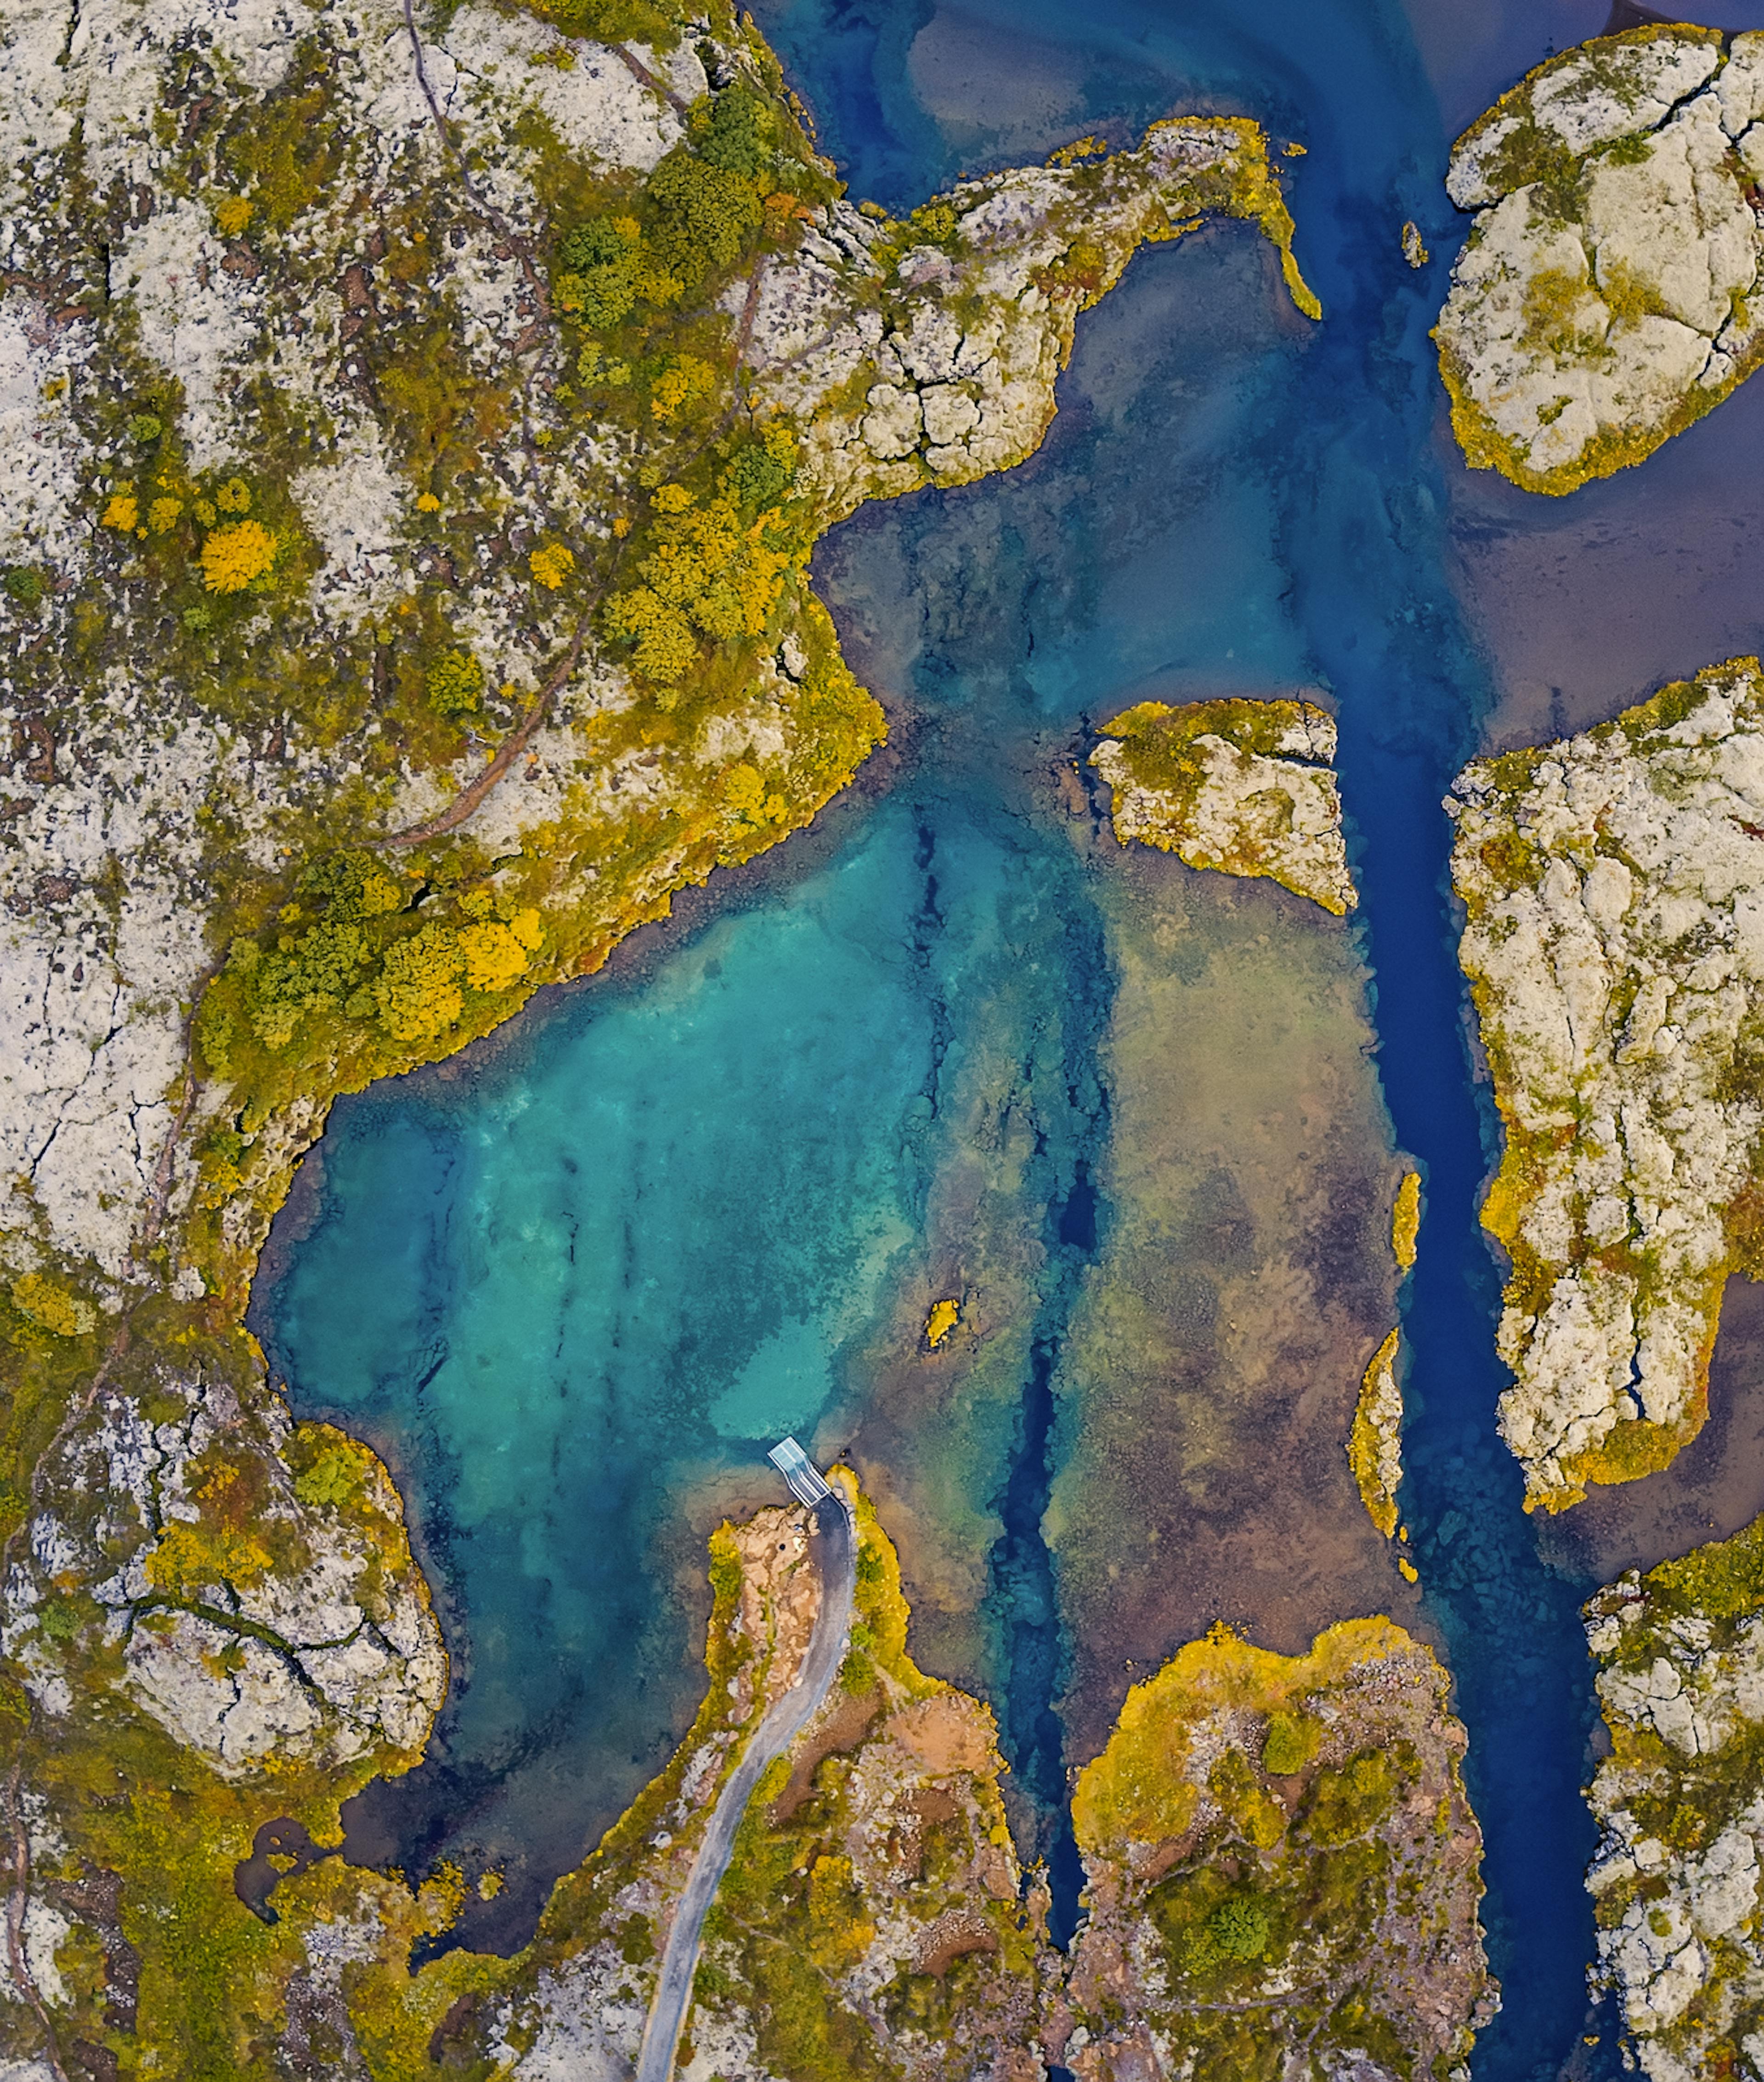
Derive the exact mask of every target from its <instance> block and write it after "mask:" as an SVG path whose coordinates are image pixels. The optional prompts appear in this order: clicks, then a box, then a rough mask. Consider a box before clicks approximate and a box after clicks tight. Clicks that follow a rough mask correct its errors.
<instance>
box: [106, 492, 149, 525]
mask: <svg viewBox="0 0 1764 2082" xmlns="http://www.w3.org/2000/svg"><path fill="white" fill-rule="evenodd" d="M98 525H99V527H100V528H115V529H117V530H118V531H119V532H120V533H122V534H125V535H129V534H133V533H134V531H135V529H137V528H138V527H139V526H140V525H141V508H140V506H139V504H137V501H136V499H135V495H134V494H133V492H131V491H114V492H112V494H111V499H110V504H108V505H107V507H106V508H104V512H103V518H102V519H101V520H100V521H99V524H98Z"/></svg>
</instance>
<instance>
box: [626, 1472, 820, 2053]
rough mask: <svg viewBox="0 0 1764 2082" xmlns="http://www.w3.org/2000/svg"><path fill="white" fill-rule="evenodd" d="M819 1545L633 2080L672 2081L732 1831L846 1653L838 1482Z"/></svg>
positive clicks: (689, 1885) (707, 1846)
mask: <svg viewBox="0 0 1764 2082" xmlns="http://www.w3.org/2000/svg"><path fill="white" fill-rule="evenodd" d="M814 1540H815V1546H816V1548H817V1549H819V1556H818V1559H819V1563H820V1570H821V1609H820V1612H819V1615H818V1616H816V1619H815V1632H814V1633H813V1634H812V1635H811V1636H810V1640H809V1646H808V1653H807V1654H806V1655H805V1656H804V1657H803V1658H802V1671H801V1672H800V1674H799V1675H798V1678H797V1680H796V1682H795V1684H793V1685H792V1686H791V1688H790V1689H789V1691H788V1692H785V1695H784V1696H783V1697H782V1698H781V1699H780V1700H778V1701H776V1703H775V1704H774V1705H773V1706H772V1708H771V1709H770V1710H769V1711H768V1713H767V1714H766V1716H765V1718H764V1720H763V1721H761V1722H760V1726H759V1727H758V1728H757V1729H756V1731H755V1733H754V1737H753V1740H752V1741H751V1743H749V1745H748V1747H747V1755H745V1756H744V1757H743V1759H742V1760H741V1762H740V1763H739V1764H738V1765H737V1766H736V1767H735V1772H734V1773H733V1775H732V1776H730V1781H729V1783H728V1784H727V1785H726V1786H724V1788H723V1789H722V1795H721V1797H720V1798H718V1802H717V1806H716V1810H715V1812H714V1814H712V1816H711V1818H710V1825H709V1827H708V1828H707V1829H706V1830H705V1840H704V1841H703V1843H701V1844H700V1845H699V1847H698V1856H697V1858H696V1859H695V1860H694V1861H693V1869H692V1876H691V1878H688V1881H687V1882H686V1888H685V1891H684V1893H683V1894H681V1896H680V1907H678V1908H677V1909H676V1911H675V1913H674V1922H673V1927H672V1928H671V1930H670V1931H669V1932H668V1933H667V1949H666V1950H665V1951H664V1952H663V1954H662V1970H661V1975H660V1978H659V1979H658V1980H657V1982H656V1983H655V1996H654V1998H653V1999H652V2000H651V2001H650V2009H649V2021H648V2022H647V2023H646V2025H644V2027H643V2043H642V2046H641V2048H640V2049H639V2050H638V2056H637V2073H636V2077H635V2082H671V2078H672V2076H673V2072H674V2053H675V2049H676V2047H677V2046H679V2044H680V2029H681V2027H682V2026H683V2025H684V2023H685V2021H686V2012H687V2010H688V2007H689V2006H690V2004H691V2001H692V1988H693V1975H694V1973H695V1972H696V1971H697V1966H698V1940H699V1937H700V1934H701V1932H702V1931H703V1929H704V1924H705V1911H707V1910H708V1909H709V1907H710V1904H711V1903H712V1901H713V1900H714V1899H715V1898H716V1893H717V1888H718V1884H719V1883H720V1882H721V1881H722V1876H723V1874H724V1873H725V1872H726V1871H727V1869H728V1867H729V1857H730V1852H731V1851H732V1850H733V1849H734V1848H735V1831H736V1830H737V1829H738V1828H739V1827H740V1826H741V1818H742V1816H743V1814H746V1812H747V1802H748V1800H749V1799H750V1798H751V1796H752V1793H753V1789H754V1788H755V1786H756V1785H758V1784H759V1782H760V1778H761V1776H762V1775H763V1774H764V1772H765V1770H766V1768H767V1767H768V1765H769V1764H772V1763H773V1761H774V1760H776V1759H777V1758H778V1757H781V1756H782V1755H783V1754H784V1752H785V1751H786V1750H787V1749H789V1747H790V1745H791V1743H794V1741H795V1740H796V1739H797V1737H798V1735H799V1734H801V1733H802V1730H803V1729H804V1728H806V1726H808V1724H809V1722H810V1721H811V1720H812V1719H813V1718H814V1717H815V1713H817V1712H818V1711H819V1708H820V1705H821V1701H823V1699H825V1698H826V1696H827V1692H829V1691H830V1690H831V1688H832V1684H833V1680H834V1679H835V1678H836V1677H837V1676H838V1675H839V1672H840V1665H841V1664H842V1663H844V1660H845V1642H846V1637H847V1635H848V1632H849V1629H850V1627H851V1618H852V1597H853V1592H854V1591H856V1589H857V1524H856V1523H855V1522H854V1520H853V1516H852V1510H851V1506H850V1505H849V1504H848V1503H847V1502H846V1501H845V1498H844V1494H843V1492H842V1491H840V1490H837V1489H836V1490H833V1491H832V1493H831V1494H830V1495H828V1496H827V1497H825V1498H823V1499H822V1501H821V1502H819V1504H818V1505H816V1507H815V1535H814Z"/></svg>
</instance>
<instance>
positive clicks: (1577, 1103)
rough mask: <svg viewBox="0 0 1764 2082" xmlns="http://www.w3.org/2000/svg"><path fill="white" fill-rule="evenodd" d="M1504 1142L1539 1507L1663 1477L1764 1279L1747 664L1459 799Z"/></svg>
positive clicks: (1690, 685)
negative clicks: (1756, 1273) (1720, 1323)
mask: <svg viewBox="0 0 1764 2082" xmlns="http://www.w3.org/2000/svg"><path fill="white" fill-rule="evenodd" d="M1446 807H1447V809H1448V810H1449V811H1450V814H1451V816H1452V817H1453V819H1454V820H1455V823H1456V824H1457V837H1456V841H1455V847H1454V850H1453V854H1452V877H1453V882H1454V885H1455V888H1456V890H1457V892H1458V896H1459V900H1460V901H1461V902H1462V903H1463V906H1464V912H1465V918H1464V929H1463V938H1462V940H1461V942H1460V943H1459V960H1460V961H1461V963H1462V964H1463V969H1464V972H1465V974H1466V975H1467V976H1468V977H1469V979H1470V985H1471V993H1472V995H1473V996H1474V997H1475V1000H1476V1011H1477V1015H1478V1018H1479V1019H1480V1030H1481V1036H1482V1046H1483V1048H1484V1052H1485V1054H1486V1056H1487V1059H1488V1070H1489V1073H1490V1075H1491V1076H1492V1078H1493V1081H1494V1090H1495V1098H1496V1100H1497V1103H1498V1104H1499V1106H1500V1109H1501V1119H1502V1120H1503V1122H1504V1123H1505V1131H1506V1146H1505V1154H1504V1156H1503V1157H1502V1160H1501V1170H1500V1172H1499V1174H1498V1176H1497V1178H1496V1179H1495V1181H1494V1183H1493V1185H1492V1187H1491V1189H1490V1191H1489V1193H1488V1198H1487V1199H1486V1201H1485V1202H1484V1207H1483V1214H1482V1219H1483V1221H1484V1224H1485V1226H1486V1227H1487V1228H1488V1229H1489V1230H1490V1231H1491V1232H1492V1233H1493V1234H1494V1235H1495V1236H1496V1237H1497V1238H1498V1239H1499V1240H1500V1241H1501V1244H1502V1245H1503V1246H1504V1247H1505V1250H1506V1252H1507V1254H1508V1256H1509V1259H1510V1261H1511V1271H1510V1274H1509V1279H1508V1282H1507V1288H1506V1296H1505V1309H1504V1310H1503V1312H1502V1315H1501V1326H1500V1332H1499V1344H1500V1351H1501V1357H1502V1358H1503V1359H1505V1361H1506V1363H1507V1364H1508V1365H1509V1367H1511V1368H1512V1369H1513V1371H1514V1376H1515V1380H1514V1385H1513V1387H1512V1388H1511V1389H1509V1390H1508V1391H1507V1393H1505V1395H1504V1396H1503V1397H1502V1398H1501V1430H1502V1432H1503V1434H1504V1435H1505V1438H1506V1440H1507V1443H1509V1446H1511V1448H1513V1450H1514V1452H1515V1453H1516V1454H1517V1455H1518V1457H1519V1459H1520V1460H1521V1461H1522V1464H1523V1465H1524V1468H1525V1472H1526V1493H1527V1501H1528V1502H1529V1503H1530V1504H1532V1505H1537V1504H1542V1505H1543V1506H1544V1507H1547V1508H1548V1509H1551V1510H1557V1509H1560V1508H1561V1507H1564V1505H1567V1504H1570V1503H1573V1502H1577V1501H1578V1499H1579V1498H1581V1496H1583V1495H1584V1494H1585V1487H1586V1485H1587V1484H1588V1483H1589V1482H1594V1481H1604V1482H1610V1481H1627V1480H1628V1479H1630V1478H1631V1477H1634V1476H1636V1475H1640V1474H1645V1473H1648V1472H1650V1471H1651V1470H1652V1469H1655V1468H1658V1467H1661V1466H1663V1465H1665V1463H1666V1462H1667V1461H1669V1460H1670V1459H1671V1458H1672V1456H1673V1453H1674V1452H1677V1450H1678V1447H1679V1446H1680V1445H1681V1444H1682V1443H1684V1442H1685V1441H1686V1439H1690V1438H1691V1437H1693V1436H1694V1435H1695V1433H1696V1432H1697V1431H1698V1430H1699V1428H1700V1427H1701V1425H1702V1423H1703V1418H1704V1417H1705V1415H1706V1414H1707V1375H1708V1363H1709V1355H1710V1351H1711V1347H1712V1346H1713V1344H1714V1342H1715V1333H1716V1322H1717V1320H1718V1317H1719V1314H1720V1304H1721V1293H1722V1288H1723V1286H1724V1283H1725V1281H1726V1279H1727V1276H1728V1272H1729V1271H1731V1270H1733V1269H1735V1268H1740V1269H1746V1270H1751V1269H1755V1268H1757V1267H1758V1266H1759V1265H1760V1264H1761V1263H1764V1258H1761V1256H1760V1253H1761V1250H1764V1194H1761V1192H1760V1188H1759V1183H1758V1136H1759V1133H1760V1131H1761V1130H1764V1082H1761V1081H1760V1072H1761V1070H1764V1000H1761V997H1760V992H1759V984H1760V980H1761V979H1764V679H1761V677H1760V673H1759V668H1758V660H1756V659H1741V660H1735V661H1733V662H1732V663H1730V664H1725V665H1720V666H1714V667H1711V668H1709V669H1708V670H1707V671H1705V672H1700V673H1699V675H1698V676H1697V677H1696V678H1695V680H1694V681H1682V682H1680V683H1679V684H1678V685H1673V686H1669V687H1667V688H1665V689H1662V691H1661V693H1657V694H1656V695H1655V696H1654V697H1653V698H1652V700H1651V701H1648V702H1644V703H1642V705H1641V706H1640V707H1638V708H1633V709H1630V710H1627V711H1626V712H1625V713H1624V714H1622V715H1620V716H1619V717H1618V718H1617V719H1616V720H1615V722H1613V723H1602V724H1601V725H1600V726H1599V727H1598V728H1597V729H1595V730H1591V731H1586V732H1585V734H1583V735H1581V736H1579V737H1576V738H1573V739H1572V740H1568V741H1567V742H1565V743H1561V744H1550V745H1545V746H1543V747H1542V748H1539V749H1535V750H1527V751H1522V752H1505V753H1503V754H1502V755H1501V757H1498V758H1496V759H1491V760H1480V761H1477V762H1476V764H1475V765H1471V766H1469V767H1467V768H1466V769H1465V770H1464V772H1463V773H1462V774H1461V775H1460V776H1459V779H1458V781H1457V782H1456V784H1455V790H1454V793H1453V794H1452V797H1451V798H1450V800H1449V801H1448V803H1447V804H1446Z"/></svg>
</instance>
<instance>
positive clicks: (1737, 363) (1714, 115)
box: [1434, 26, 1764, 492]
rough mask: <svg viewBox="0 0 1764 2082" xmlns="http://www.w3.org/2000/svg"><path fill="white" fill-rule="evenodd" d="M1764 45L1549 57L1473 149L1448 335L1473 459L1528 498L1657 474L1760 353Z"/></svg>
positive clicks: (1638, 43)
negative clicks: (1682, 435) (1622, 473)
mask: <svg viewBox="0 0 1764 2082" xmlns="http://www.w3.org/2000/svg"><path fill="white" fill-rule="evenodd" d="M1760 117H1764V35H1759V34H1749V35H1743V36H1734V37H1732V39H1731V40H1728V39H1726V38H1724V36H1722V35H1721V34H1720V32H1717V31H1716V30H1713V29H1702V28H1692V27H1678V26H1661V27H1645V28H1639V29H1631V30H1629V31H1627V32H1624V33H1623V35H1620V36H1602V37H1599V38H1598V39H1596V40H1594V41H1593V42H1591V43H1589V44H1581V45H1580V46H1579V47H1578V48H1576V49H1573V50H1570V51H1564V53H1562V55H1561V56H1560V57H1555V58H1551V60H1550V61H1548V63H1547V64H1545V65H1539V67H1538V68H1537V70H1535V72H1532V73H1530V74H1527V75H1526V78H1525V79H1524V80H1523V81H1522V82H1521V83H1520V85H1518V86H1516V87H1514V89H1513V91H1512V92H1511V93H1509V94H1506V95H1503V96H1502V97H1501V99H1500V100H1499V101H1498V102H1497V103H1496V104H1495V106H1494V107H1492V109H1490V110H1489V111H1488V114H1487V115H1485V116H1483V117H1482V118H1481V119H1480V120H1479V121H1478V122H1476V124H1473V125H1472V126H1471V129H1468V130H1467V131H1466V132H1465V133H1464V135H1463V137H1460V138H1459V141H1458V143H1457V145H1456V146H1455V149H1454V150H1453V153H1452V157H1451V166H1450V172H1449V173H1448V174H1447V175H1446V188H1447V190H1448V192H1450V196H1451V199H1452V200H1453V201H1454V202H1455V203H1456V204H1458V206H1459V209H1467V210H1474V211H1475V212H1476V220H1475V222H1474V223H1473V224H1472V225H1471V232H1470V238H1469V241H1468V242H1467V245H1466V246H1465V247H1464V249H1463V252H1462V253H1461V254H1460V255H1459V257H1458V259H1457V262H1456V263H1455V266H1454V268H1453V270H1452V286H1451V292H1450V296H1449V297H1447V299H1446V306H1445V309H1444V310H1442V312H1441V314H1440V317H1439V323H1438V327H1437V329H1436V330H1435V332H1434V339H1436V340H1437V341H1438V344H1439V358H1440V368H1441V371H1442V374H1443V375H1444V377H1445V380H1446V387H1447V389H1448V390H1450V394H1451V400H1452V424H1453V426H1454V428H1455V430H1456V432H1457V436H1458V439H1459V443H1460V444H1461V445H1462V447H1463V451H1464V453H1465V455H1466V457H1467V458H1468V460H1469V461H1470V462H1471V465H1472V466H1474V467H1476V468H1478V469H1487V468H1493V469H1496V470H1500V471H1501V472H1502V473H1503V474H1505V476H1507V477H1509V478H1512V480H1513V482H1514V483H1515V484H1519V485H1522V486H1524V487H1526V490H1528V491H1546V492H1564V491H1572V490H1573V489H1574V488H1575V487H1576V486H1577V485H1580V484H1584V483H1585V482H1586V481H1587V480H1588V479H1589V478H1595V477H1608V476H1609V475H1610V473H1611V472H1612V471H1613V470H1621V469H1623V468H1624V467H1625V466H1627V465H1628V464H1631V463H1636V462H1640V461H1641V460H1642V459H1643V457H1645V456H1648V455H1649V454H1651V453H1652V452H1653V450H1654V449H1657V448H1658V447H1659V445H1660V444H1661V442H1662V441H1664V440H1667V439H1668V438H1669V436H1671V435H1673V434H1675V433H1678V432H1680V431H1681V430H1682V428H1685V427H1687V426H1688V425H1690V423H1691V422H1692V421H1693V420H1694V419H1697V418H1699V417H1700V415H1702V414H1703V413H1704V412H1706V411H1708V410H1709V409H1710V407H1711V406H1713V405H1716V404H1717V403H1719V402H1720V400H1721V399H1722V398H1724V397H1726V396H1727V394H1728V392H1729V391H1730V390H1732V389H1733V387H1734V386H1735V385H1736V384H1737V383H1740V382H1742V381H1744V380H1745V377H1748V376H1749V375H1750V374H1751V373H1752V371H1753V369H1755V368H1756V367H1757V366H1758V361H1759V360H1760V358H1761V356H1764V300H1761V298H1760V297H1759V295H1758V270H1759V263H1760V259H1761V255H1764V230H1761V229H1760V224H1761V217H1764V199H1761V196H1760V188H1759V183H1760V180H1761V179H1764V122H1761V121H1760V120H1759V118H1760Z"/></svg>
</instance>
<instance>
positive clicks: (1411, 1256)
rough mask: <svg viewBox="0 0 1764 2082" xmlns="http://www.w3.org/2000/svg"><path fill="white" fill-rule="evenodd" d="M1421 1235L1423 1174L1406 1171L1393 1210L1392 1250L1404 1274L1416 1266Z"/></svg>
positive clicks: (1397, 1190)
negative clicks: (1417, 1248)
mask: <svg viewBox="0 0 1764 2082" xmlns="http://www.w3.org/2000/svg"><path fill="white" fill-rule="evenodd" d="M1420 1236H1421V1174H1420V1172H1418V1171H1405V1172H1404V1174H1403V1182H1402V1184H1401V1185H1400V1186H1398V1187H1397V1189H1396V1204H1395V1206H1394V1207H1392V1208H1391V1250H1392V1251H1393V1252H1394V1253H1395V1254H1396V1262H1397V1263H1398V1264H1399V1265H1400V1266H1401V1267H1402V1268H1403V1270H1404V1272H1408V1271H1412V1270H1413V1268H1414V1264H1415V1246H1416V1243H1417V1240H1418V1239H1419V1237H1420Z"/></svg>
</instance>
